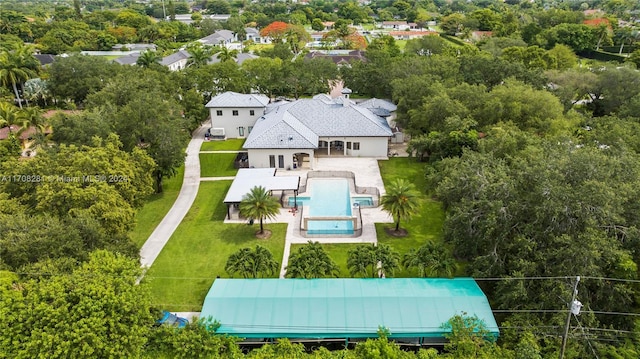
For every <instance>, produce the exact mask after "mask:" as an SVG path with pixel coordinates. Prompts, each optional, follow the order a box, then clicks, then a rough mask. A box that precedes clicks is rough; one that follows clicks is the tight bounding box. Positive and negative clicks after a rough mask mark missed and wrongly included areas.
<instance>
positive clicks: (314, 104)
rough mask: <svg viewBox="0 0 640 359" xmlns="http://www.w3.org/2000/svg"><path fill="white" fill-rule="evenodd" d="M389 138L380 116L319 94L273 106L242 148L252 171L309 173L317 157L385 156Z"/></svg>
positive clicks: (261, 118) (347, 100)
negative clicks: (261, 169) (302, 171)
mask: <svg viewBox="0 0 640 359" xmlns="http://www.w3.org/2000/svg"><path fill="white" fill-rule="evenodd" d="M343 92H344V90H343ZM392 136H393V133H392V131H391V129H390V128H389V124H388V123H387V121H386V120H385V119H384V118H382V117H380V116H377V115H375V114H374V113H373V112H371V111H370V110H368V109H366V108H364V107H361V106H358V105H356V104H355V103H354V102H353V101H351V100H350V99H349V98H348V95H345V96H344V97H338V98H336V99H331V98H330V97H329V96H328V95H317V96H315V97H314V98H313V99H301V100H296V101H294V102H288V103H283V104H281V105H280V106H274V107H271V108H270V109H269V110H268V111H267V112H266V113H265V115H264V116H262V117H260V118H259V119H258V120H257V121H256V123H255V125H254V126H253V130H252V131H251V133H249V136H248V137H247V140H246V141H245V143H244V145H243V147H244V148H245V149H246V150H247V152H248V156H249V166H251V167H256V168H266V167H272V168H285V169H292V168H301V167H304V168H310V169H313V167H314V164H315V157H317V156H318V155H324V156H351V157H359V156H364V157H386V156H387V153H388V142H389V139H390V138H391V137H392Z"/></svg>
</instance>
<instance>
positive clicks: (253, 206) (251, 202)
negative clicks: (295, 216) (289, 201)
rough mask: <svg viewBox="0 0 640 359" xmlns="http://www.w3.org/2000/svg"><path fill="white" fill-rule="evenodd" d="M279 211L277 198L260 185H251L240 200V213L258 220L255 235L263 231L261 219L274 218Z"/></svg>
mask: <svg viewBox="0 0 640 359" xmlns="http://www.w3.org/2000/svg"><path fill="white" fill-rule="evenodd" d="M279 212H280V204H279V203H278V200H277V199H275V198H274V197H273V196H271V194H270V193H269V191H267V189H266V188H264V187H262V186H257V187H253V188H252V189H251V190H250V191H249V193H247V194H245V195H244V197H243V198H242V202H240V215H242V216H243V217H246V218H254V219H257V220H259V221H260V231H258V233H257V235H261V234H263V233H264V226H263V220H265V219H270V218H275V216H276V215H277V214H278V213H279Z"/></svg>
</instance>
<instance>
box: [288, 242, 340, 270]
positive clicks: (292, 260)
mask: <svg viewBox="0 0 640 359" xmlns="http://www.w3.org/2000/svg"><path fill="white" fill-rule="evenodd" d="M286 270H287V274H286V276H287V277H288V278H305V279H312V278H322V277H327V276H332V277H337V276H338V273H339V268H338V266H337V265H336V264H335V262H334V261H333V260H331V258H330V257H329V255H328V254H327V252H325V251H324V249H323V248H322V246H321V245H320V243H318V242H311V241H309V242H308V244H307V245H306V246H303V247H302V248H300V249H298V251H297V252H296V253H293V254H291V255H290V256H289V265H288V266H287V268H286Z"/></svg>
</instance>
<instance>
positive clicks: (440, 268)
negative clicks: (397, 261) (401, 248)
mask: <svg viewBox="0 0 640 359" xmlns="http://www.w3.org/2000/svg"><path fill="white" fill-rule="evenodd" d="M402 266H403V267H405V268H407V269H410V268H415V269H417V270H418V275H419V276H420V277H453V275H454V274H455V271H456V266H457V265H456V261H455V259H454V258H453V257H452V256H451V255H450V254H449V253H448V251H447V250H446V249H445V248H444V247H442V246H436V245H435V244H434V243H432V242H427V243H425V244H424V245H422V246H421V247H420V248H418V249H415V248H414V249H412V250H410V251H409V252H407V253H405V254H404V256H403V257H402Z"/></svg>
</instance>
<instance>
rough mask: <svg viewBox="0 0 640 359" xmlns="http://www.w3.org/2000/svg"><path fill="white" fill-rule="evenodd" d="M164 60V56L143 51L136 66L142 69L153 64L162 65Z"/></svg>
mask: <svg viewBox="0 0 640 359" xmlns="http://www.w3.org/2000/svg"><path fill="white" fill-rule="evenodd" d="M161 60H162V56H160V54H159V53H157V52H156V51H152V50H147V51H143V52H142V53H140V56H139V57H138V60H136V64H137V65H138V66H141V67H147V68H148V67H151V65H153V64H157V63H160V61H161Z"/></svg>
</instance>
